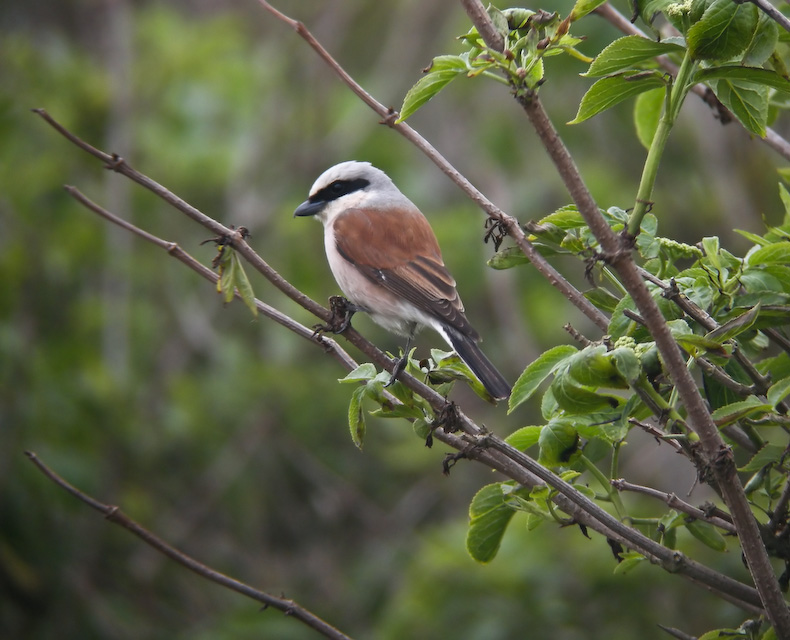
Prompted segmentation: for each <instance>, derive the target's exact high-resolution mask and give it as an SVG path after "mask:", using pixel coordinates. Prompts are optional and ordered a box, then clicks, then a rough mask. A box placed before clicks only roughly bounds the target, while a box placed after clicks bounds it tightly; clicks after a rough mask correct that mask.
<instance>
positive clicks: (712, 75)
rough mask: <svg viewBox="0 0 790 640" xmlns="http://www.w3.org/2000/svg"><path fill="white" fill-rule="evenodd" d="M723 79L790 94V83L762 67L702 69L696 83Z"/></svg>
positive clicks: (726, 66) (728, 66) (738, 66)
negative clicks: (749, 83) (758, 85)
mask: <svg viewBox="0 0 790 640" xmlns="http://www.w3.org/2000/svg"><path fill="white" fill-rule="evenodd" d="M721 79H724V80H742V81H745V82H751V83H753V84H761V85H765V86H766V87H771V88H772V89H776V90H777V91H781V92H783V93H790V81H788V80H787V79H785V78H783V77H782V76H780V75H779V74H778V73H776V72H775V71H770V70H768V69H762V68H760V67H743V66H740V65H725V66H722V67H710V68H708V69H700V70H699V71H697V73H696V75H695V76H694V82H709V81H711V80H721Z"/></svg>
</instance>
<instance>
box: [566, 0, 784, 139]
mask: <svg viewBox="0 0 790 640" xmlns="http://www.w3.org/2000/svg"><path fill="white" fill-rule="evenodd" d="M639 8H640V16H641V17H642V19H643V20H644V21H645V23H646V24H648V25H653V24H656V23H657V22H658V21H659V18H658V16H659V15H661V16H663V19H665V20H666V21H668V22H669V23H670V24H671V25H672V27H674V29H675V30H676V32H677V33H678V34H679V35H677V36H671V37H667V38H664V39H663V40H660V41H656V40H650V39H647V38H643V37H641V36H636V35H630V36H625V37H623V38H620V39H618V40H615V41H614V42H612V43H611V44H610V45H609V46H608V47H606V48H605V49H604V50H603V51H602V52H601V53H600V55H598V56H597V57H596V59H595V61H594V62H593V63H592V64H591V65H590V68H589V69H588V71H587V73H586V74H585V75H586V76H587V77H592V78H600V79H599V80H597V81H596V82H595V83H594V84H593V85H592V86H591V87H590V89H589V90H588V91H587V93H586V94H585V95H584V97H583V98H582V100H581V103H580V105H579V110H578V113H577V114H576V117H575V118H574V119H573V120H572V121H571V122H572V123H574V124H575V123H579V122H582V121H584V120H586V119H587V118H590V117H592V116H594V115H596V114H598V113H600V112H601V111H604V110H605V109H608V108H609V107H612V106H613V105H615V104H618V103H619V102H622V101H623V100H627V99H629V98H631V97H634V96H637V95H640V98H639V100H638V101H637V105H636V122H637V129H638V132H639V137H640V140H641V141H642V142H643V144H645V145H646V146H648V145H649V143H650V140H651V139H652V132H653V131H655V129H656V127H657V126H658V120H659V118H660V117H661V113H662V109H663V108H664V105H665V101H666V99H667V96H668V95H669V93H670V92H669V89H670V87H671V86H672V84H673V82H674V83H678V82H682V84H683V86H681V87H680V90H681V92H684V91H686V90H687V89H688V88H689V87H691V86H693V85H695V84H704V85H706V86H707V87H709V88H710V89H711V90H712V92H713V94H714V95H715V97H716V99H717V100H718V101H719V103H720V105H723V107H724V109H720V117H721V118H722V120H724V121H726V120H728V119H730V118H731V117H732V116H734V117H735V118H736V119H737V120H739V121H740V123H741V124H742V125H743V126H744V127H745V128H746V129H747V130H748V131H750V132H751V133H753V134H755V135H758V136H761V137H764V136H765V134H766V127H767V126H768V124H769V123H770V122H771V120H772V119H773V118H775V117H776V114H777V112H778V108H783V107H786V101H787V94H788V93H790V82H788V73H787V68H786V64H785V62H784V60H783V54H785V53H786V51H785V49H786V42H787V40H788V34H786V33H784V34H783V35H782V36H781V37H780V35H779V30H778V28H777V26H776V23H774V22H773V21H772V20H771V19H770V18H769V17H768V16H766V15H765V14H763V13H761V12H760V11H759V9H758V8H757V7H756V6H755V5H753V4H751V3H744V4H739V3H735V2H731V1H730V0H689V1H687V2H673V1H670V0H654V1H653V2H646V3H639ZM657 56H667V57H668V58H669V59H670V60H672V61H674V62H676V63H678V64H682V62H683V60H684V59H686V60H687V61H688V62H689V63H691V64H690V66H691V67H693V68H691V69H690V70H691V71H692V72H691V73H689V74H688V75H687V76H685V77H681V76H680V74H679V75H678V77H677V78H672V77H671V76H669V75H668V74H667V73H666V72H665V71H664V70H662V69H661V68H660V67H659V66H658V64H657V62H656V57H657ZM678 106H679V105H678ZM667 111H671V107H670V109H667ZM671 115H672V117H674V115H676V112H675V113H672V114H671Z"/></svg>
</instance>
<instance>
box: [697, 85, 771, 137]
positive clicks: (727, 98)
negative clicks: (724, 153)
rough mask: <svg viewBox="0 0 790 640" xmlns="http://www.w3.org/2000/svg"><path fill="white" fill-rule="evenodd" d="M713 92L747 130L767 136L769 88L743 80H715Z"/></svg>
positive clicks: (712, 87)
mask: <svg viewBox="0 0 790 640" xmlns="http://www.w3.org/2000/svg"><path fill="white" fill-rule="evenodd" d="M710 87H711V89H713V93H715V94H716V97H717V98H718V99H719V100H720V101H721V103H722V104H723V105H724V106H725V107H727V108H728V109H729V110H730V111H731V112H732V115H734V116H735V117H736V118H737V119H738V121H739V122H740V123H741V124H742V125H743V126H744V127H745V128H746V130H747V131H749V132H750V133H753V134H754V135H756V136H759V137H761V138H764V137H765V130H766V127H767V125H768V88H767V87H765V86H763V85H759V84H754V83H752V82H745V81H743V80H725V79H722V80H714V81H711V83H710Z"/></svg>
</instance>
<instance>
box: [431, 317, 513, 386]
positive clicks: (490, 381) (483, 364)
mask: <svg viewBox="0 0 790 640" xmlns="http://www.w3.org/2000/svg"><path fill="white" fill-rule="evenodd" d="M446 333H447V337H448V338H449V341H450V344H452V345H453V349H455V350H456V352H457V353H458V355H459V356H461V360H463V361H464V362H465V363H466V364H467V365H468V366H469V368H470V369H471V370H472V371H473V372H474V374H475V375H476V376H477V378H478V379H479V380H480V382H482V383H483V386H484V387H485V388H486V391H488V393H490V394H491V395H492V396H493V397H494V398H496V399H497V400H502V399H504V398H507V397H509V396H510V385H509V384H508V382H507V380H505V378H504V377H503V376H502V374H501V373H499V371H497V368H496V367H495V366H494V365H493V364H491V361H490V360H489V359H488V358H486V356H485V354H484V353H483V352H482V351H481V350H480V347H478V346H477V342H475V341H474V340H472V338H470V337H468V336H465V335H463V334H461V333H459V332H457V331H454V330H453V329H452V328H450V327H447V328H446Z"/></svg>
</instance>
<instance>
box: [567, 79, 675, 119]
mask: <svg viewBox="0 0 790 640" xmlns="http://www.w3.org/2000/svg"><path fill="white" fill-rule="evenodd" d="M664 86H665V81H664V79H663V77H662V76H661V75H660V74H659V73H653V72H645V73H639V74H635V75H631V76H625V75H618V76H611V77H608V78H601V79H600V80H598V81H596V82H595V83H594V84H593V85H592V86H591V87H590V88H589V89H588V90H587V93H585V94H584V96H583V97H582V100H581V103H580V104H579V111H578V112H577V113H576V117H575V118H574V119H573V120H571V121H570V122H568V124H579V123H580V122H584V121H585V120H587V119H588V118H592V117H593V116H594V115H597V114H599V113H601V111H605V110H606V109H609V108H610V107H613V106H614V105H616V104H618V103H620V102H622V101H623V100H627V99H628V98H632V97H634V96H637V95H639V94H640V93H644V92H645V91H650V90H651V89H656V88H658V87H664Z"/></svg>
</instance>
